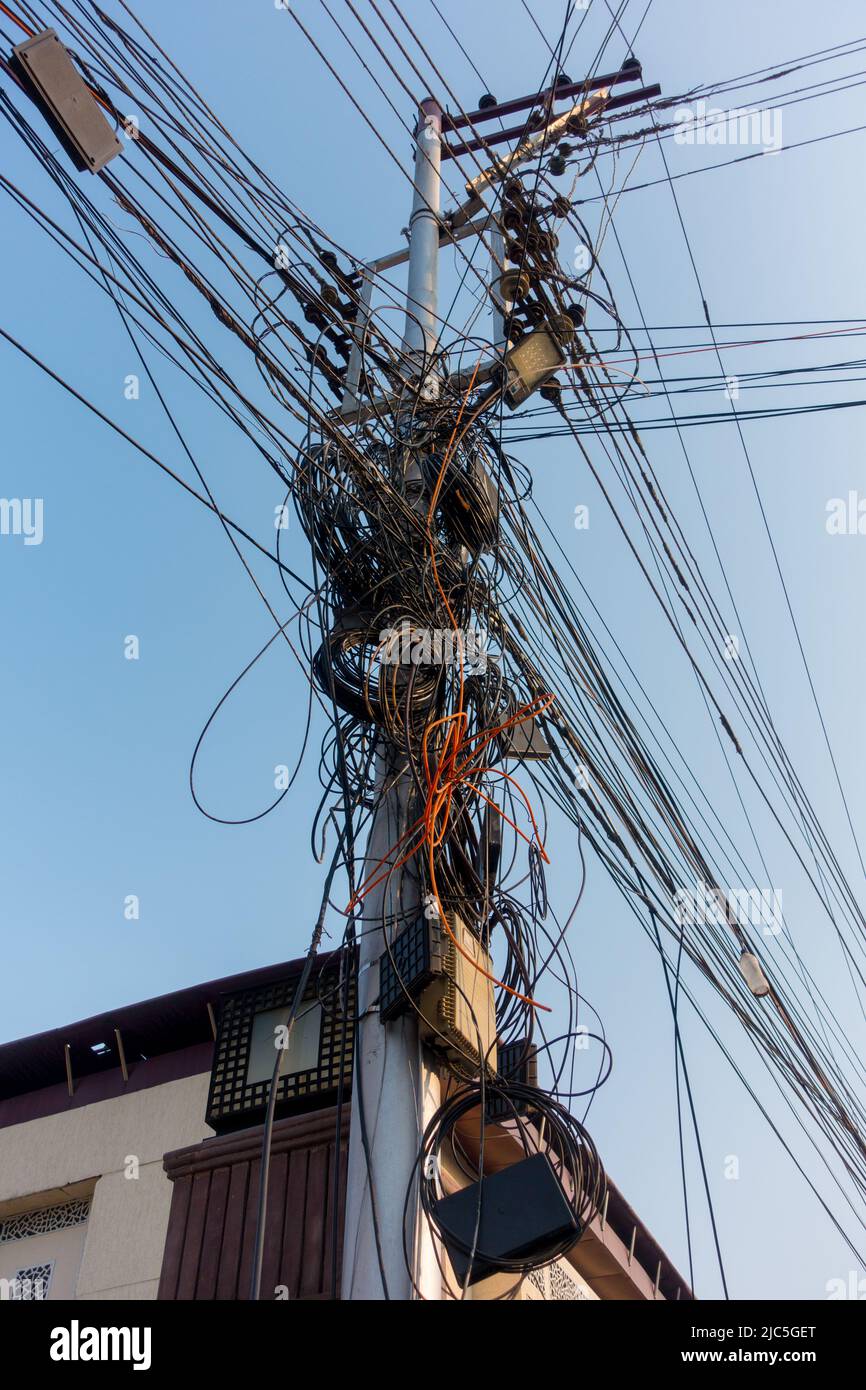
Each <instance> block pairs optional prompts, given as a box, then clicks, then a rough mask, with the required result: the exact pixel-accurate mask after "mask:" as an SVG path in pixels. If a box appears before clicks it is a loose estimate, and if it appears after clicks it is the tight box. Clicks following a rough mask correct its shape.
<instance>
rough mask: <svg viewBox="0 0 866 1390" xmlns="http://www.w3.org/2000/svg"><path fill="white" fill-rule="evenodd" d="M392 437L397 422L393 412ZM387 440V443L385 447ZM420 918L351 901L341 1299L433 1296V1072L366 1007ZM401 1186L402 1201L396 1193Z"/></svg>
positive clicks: (384, 771) (386, 762)
mask: <svg viewBox="0 0 866 1390" xmlns="http://www.w3.org/2000/svg"><path fill="white" fill-rule="evenodd" d="M441 130H442V113H441V110H440V108H439V106H438V104H437V103H436V102H435V101H433V100H432V99H428V100H425V101H423V102H422V103H421V106H420V108H419V119H418V125H417V128H416V132H415V172H414V196H413V203H412V216H411V218H410V222H409V231H410V243H409V277H408V286H407V302H406V329H405V334H404V339H403V352H404V356H405V360H406V375H407V377H410V378H411V377H413V376H415V377H420V383H419V390H420V394H421V397H422V399H425V400H428V401H432V400H435V399H436V398H437V396H438V393H439V380H438V376H437V374H436V372H435V370H434V368H433V354H434V353H435V351H436V347H437V344H438V340H439V328H438V321H437V317H436V309H437V285H438V269H439V244H440V226H441V224H440V206H441V176H440V160H441ZM394 423H395V434H396V433H397V432H398V431H399V423H398V420H397V418H396V416H395V421H394ZM397 445H398V440H397V439H396V438H395V446H397ZM394 452H395V457H399V455H400V450H399V447H395V451H394ZM419 485H420V480H418V482H417V483H416V480H415V479H413V478H409V477H406V478H405V479H404V487H405V490H406V494H407V496H410V497H411V495H412V489H413V487H414V488H415V491H416V497H415V505H416V506H417V507H418V509H419V510H420V509H421V508H423V507H424V506H425V505H426V502H425V499H424V497H423V495H418V493H419ZM412 786H413V784H412V780H411V778H410V776H409V774H408V772H406V771H405V770H403V768H402V766H401V755H400V753H399V751H398V750H397V749H396V748H391V747H388V746H384V747H383V746H382V745H381V744H380V748H379V762H378V773H377V790H378V792H379V807H378V810H377V813H376V817H375V821H374V824H373V828H372V830H371V832H370V841H369V845H368V848H367V857H366V862H365V866H364V877H365V878H371V877H375V876H377V875H378V874H381V873H382V862H383V861H386V862H387V859H388V857H389V855H390V857H391V859H392V860H393V859H395V858H397V857H399V854H398V853H397V852H394V853H392V851H393V850H394V846H396V845H397V844H398V843H399V842H400V840H401V838H402V836H403V835H404V834H405V833H406V830H407V828H408V824H409V811H410V797H411V792H412ZM420 911H421V902H420V895H419V890H418V879H417V875H416V874H415V872H414V870H413V866H412V864H411V862H410V863H409V864H408V865H406V866H404V867H403V868H401V869H398V870H397V871H396V872H395V873H393V874H391V875H390V876H388V877H387V878H385V879H383V881H382V883H380V884H379V885H378V886H377V887H375V888H373V889H372V890H371V891H370V893H369V894H368V895H367V897H365V898H364V899H363V918H364V929H363V934H362V936H361V941H360V948H359V954H358V971H359V974H358V1016H359V1024H358V1031H357V1036H356V1042H355V1047H356V1056H355V1079H354V1083H353V1088H352V1123H351V1129H350V1135H349V1158H348V1170H347V1175H346V1220H345V1227H344V1238H343V1275H342V1297H343V1299H355V1300H364V1301H370V1300H378V1299H383V1298H385V1297H386V1291H385V1288H384V1287H383V1276H384V1282H385V1283H386V1284H387V1297H388V1298H390V1299H394V1300H396V1301H405V1300H407V1299H409V1298H411V1297H412V1281H411V1280H410V1278H409V1273H408V1271H407V1269H406V1259H405V1254H404V1226H403V1223H404V1203H405V1220H406V1231H405V1248H406V1249H407V1250H408V1251H409V1255H410V1263H411V1267H412V1275H413V1279H414V1283H415V1286H416V1287H417V1289H418V1291H419V1294H420V1296H421V1297H423V1298H425V1299H430V1300H437V1299H439V1298H441V1294H442V1288H441V1283H442V1281H441V1274H440V1270H439V1264H438V1260H437V1254H436V1250H435V1246H434V1241H433V1236H432V1234H431V1232H430V1230H429V1228H428V1226H427V1222H426V1221H425V1220H424V1219H423V1217H422V1214H421V1212H420V1210H419V1208H418V1200H417V1187H418V1184H417V1178H418V1174H417V1171H416V1169H415V1162H416V1159H417V1156H418V1150H419V1148H420V1146H421V1136H422V1134H423V1132H424V1129H425V1127H426V1124H427V1122H428V1120H429V1119H431V1118H432V1116H433V1115H434V1114H435V1112H436V1110H437V1109H438V1108H439V1102H440V1088H439V1077H438V1075H437V1073H436V1071H435V1070H434V1069H433V1068H431V1067H430V1066H428V1064H427V1062H426V1060H425V1055H424V1048H423V1046H422V1044H421V1041H420V1039H419V1035H418V1021H417V1016H416V1014H415V1013H414V1012H410V1013H409V1014H407V1015H404V1016H403V1017H402V1018H401V1019H397V1020H395V1021H394V1022H392V1023H389V1024H388V1025H387V1026H384V1025H383V1024H382V1023H381V1022H380V1019H379V1015H378V1011H377V1010H376V1008H375V1002H376V999H377V996H378V991H379V970H378V962H379V959H380V957H381V956H382V954H383V951H384V949H385V948H384V944H383V939H382V934H381V931H380V929H379V928H380V924H381V923H383V922H384V929H385V931H386V932H387V933H388V939H389V941H390V940H393V937H394V935H396V931H397V929H398V927H399V925H402V924H404V923H405V922H406V921H407V920H408V919H409V918H410V917H411V915H412V914H413V913H416V914H417V913H418V912H420ZM410 1185H411V1187H412V1191H411V1192H410V1195H409V1200H408V1202H405V1198H406V1194H407V1192H408V1191H409V1189H410Z"/></svg>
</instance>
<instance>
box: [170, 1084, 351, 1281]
mask: <svg viewBox="0 0 866 1390" xmlns="http://www.w3.org/2000/svg"><path fill="white" fill-rule="evenodd" d="M336 1118H337V1112H336V1109H335V1108H331V1109H328V1110H320V1111H316V1112H315V1113H313V1114H311V1115H299V1116H294V1117H292V1118H290V1119H286V1120H279V1121H277V1123H276V1124H275V1126H274V1134H273V1146H272V1149H271V1167H270V1180H269V1184H268V1187H269V1191H268V1219H267V1227H266V1231H265V1250H264V1264H263V1268H262V1297H263V1298H264V1299H272V1298H275V1297H276V1296H277V1294H276V1290H277V1289H278V1288H284V1289H285V1290H287V1291H288V1296H289V1298H291V1299H295V1298H301V1299H321V1298H332V1297H334V1289H333V1273H332V1266H333V1255H332V1251H333V1221H334V1211H335V1207H336V1212H337V1221H338V1234H337V1286H338V1287H337V1291H338V1290H339V1275H340V1256H341V1253H342V1226H343V1214H344V1209H345V1189H346V1168H345V1153H346V1144H347V1140H348V1132H349V1107H348V1105H347V1106H345V1107H344V1111H343V1117H342V1135H341V1142H340V1147H339V1152H338V1147H337V1143H336ZM261 1140H262V1129H261V1126H257V1127H256V1128H254V1129H246V1130H242V1131H241V1132H240V1133H238V1134H232V1135H224V1136H221V1137H217V1138H214V1139H205V1140H204V1141H203V1142H202V1143H200V1144H195V1145H192V1146H191V1147H189V1148H186V1149H178V1150H176V1151H175V1152H174V1153H170V1154H166V1156H165V1160H164V1167H165V1171H166V1174H167V1175H168V1177H169V1179H170V1181H171V1182H172V1184H173V1189H174V1190H173V1193H172V1203H171V1212H170V1215H169V1224H168V1234H167V1236H166V1243H165V1254H164V1258H163V1267H162V1275H161V1278H160V1285H159V1294H158V1297H159V1298H160V1299H168V1300H190V1299H204V1300H214V1299H216V1300H234V1299H246V1298H248V1297H249V1284H250V1273H251V1266H252V1253H253V1242H254V1238H255V1222H256V1204H257V1202H258V1191H259V1175H260V1171H261ZM338 1159H339V1161H338ZM282 1296H283V1297H285V1294H284V1293H283V1294H282Z"/></svg>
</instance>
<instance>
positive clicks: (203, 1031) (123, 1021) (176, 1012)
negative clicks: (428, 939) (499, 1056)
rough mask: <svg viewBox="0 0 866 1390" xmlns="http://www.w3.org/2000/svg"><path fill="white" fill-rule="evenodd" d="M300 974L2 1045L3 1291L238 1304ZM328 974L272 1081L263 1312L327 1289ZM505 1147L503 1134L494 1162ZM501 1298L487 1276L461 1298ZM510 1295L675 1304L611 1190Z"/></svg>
mask: <svg viewBox="0 0 866 1390" xmlns="http://www.w3.org/2000/svg"><path fill="white" fill-rule="evenodd" d="M301 967H302V962H300V961H293V962H287V963H284V964H281V965H276V966H269V967H267V968H265V969H261V970H253V971H247V972H245V973H243V974H239V975H233V976H230V977H228V978H226V979H221V980H212V981H210V982H208V983H207V984H202V985H196V986H193V987H192V988H190V989H183V990H178V991H176V992H175V993H173V994H167V995H163V996H161V997H160V998H157V999H149V1000H145V1001H144V1002H143V1003H139V1004H131V1005H127V1006H124V1007H122V1008H119V1009H115V1010H112V1011H110V1012H107V1013H104V1014H100V1015H98V1016H97V1017H95V1018H90V1019H85V1020H84V1021H83V1022H80V1023H73V1024H70V1025H68V1026H65V1027H62V1028H58V1029H55V1030H52V1031H50V1032H47V1033H40V1034H37V1035H36V1036H34V1037H30V1038H22V1039H20V1040H18V1041H15V1042H10V1043H6V1044H4V1045H2V1046H0V1296H2V1297H6V1298H14V1299H35V1298H47V1299H49V1300H50V1299H79V1300H87V1299H94V1300H102V1299H156V1298H159V1299H172V1300H174V1299H180V1300H183V1299H209V1300H213V1299H217V1300H232V1299H244V1298H246V1297H247V1296H248V1290H249V1283H250V1269H251V1260H252V1246H253V1236H254V1229H255V1215H256V1203H257V1197H258V1173H259V1167H260V1154H261V1138H262V1124H261V1121H262V1118H263V1106H264V1102H265V1098H266V1092H267V1084H268V1078H269V1076H270V1068H271V1066H272V1064H273V1060H272V1059H273V1055H274V1054H273V1027H274V1021H275V1020H277V1021H279V1018H280V1010H281V1009H282V1010H284V1009H285V1008H286V1006H287V1002H288V1001H289V1000H290V999H291V997H292V993H293V990H294V987H295V982H296V981H297V979H298V976H299V973H300V970H301ZM338 970H339V956H324V957H322V958H321V960H320V961H319V962H318V964H317V969H316V972H315V974H314V975H313V977H312V978H311V980H310V983H309V985H308V989H307V994H306V996H305V1000H304V1009H303V1012H302V1014H301V1015H300V1016H299V1022H298V1026H297V1027H296V1029H295V1032H294V1033H293V1037H292V1047H291V1049H290V1051H289V1053H288V1057H289V1064H288V1065H287V1067H286V1072H287V1074H286V1075H285V1076H284V1077H283V1080H282V1082H281V1090H280V1093H279V1094H280V1104H279V1106H278V1109H277V1117H278V1118H277V1120H276V1123H275V1127H274V1134H273V1144H272V1149H271V1170H270V1186H269V1208H268V1221H267V1226H266V1236H265V1250H264V1266H263V1277H262V1290H263V1297H266V1298H275V1299H287V1298H288V1299H296V1298H301V1299H329V1298H331V1297H333V1292H334V1289H335V1288H336V1289H337V1290H339V1271H340V1256H341V1238H342V1223H343V1198H344V1193H345V1146H346V1143H347V1139H348V1133H349V1120H350V1105H349V1103H348V1101H349V1095H350V1087H351V1055H350V1054H351V1032H350V1030H349V1029H347V1028H345V1027H344V1026H343V1023H342V1018H343V1009H342V1008H341V1005H340V1001H341V1000H344V997H345V996H344V988H345V982H343V981H341V980H340V978H339V975H338V973H337V972H338ZM351 1002H352V1001H351V999H350V1001H349V1008H350V1009H351ZM282 1016H283V1017H285V1013H283V1015H282ZM338 1131H339V1134H340V1147H339V1149H338V1144H337V1134H338ZM510 1142H512V1141H511V1140H510V1139H509V1136H508V1134H507V1130H506V1129H503V1130H502V1133H501V1134H500V1135H499V1141H498V1144H497V1156H496V1162H497V1164H499V1165H500V1166H502V1165H503V1164H507V1163H508V1161H509V1158H508V1146H509V1143H510ZM515 1156H517V1155H516V1154H515ZM512 1282H513V1281H512ZM507 1286H508V1278H507V1277H506V1276H494V1277H493V1278H491V1279H488V1280H484V1281H482V1282H481V1283H479V1284H477V1285H475V1286H474V1288H472V1289H470V1290H469V1294H470V1296H472V1297H474V1298H476V1299H477V1298H493V1297H497V1296H498V1295H499V1294H501V1293H502V1292H503V1291H504V1289H505V1288H507ZM520 1296H521V1297H525V1298H566V1299H586V1300H594V1299H654V1298H655V1299H667V1298H691V1293H690V1292H689V1289H688V1286H687V1285H686V1283H685V1281H684V1280H683V1279H682V1278H681V1276H680V1275H679V1274H678V1272H677V1271H676V1269H675V1268H674V1267H673V1265H672V1264H671V1263H670V1261H669V1260H668V1259H667V1257H666V1256H665V1254H664V1252H663V1251H662V1250H661V1248H660V1247H659V1246H658V1244H657V1243H656V1241H655V1240H654V1239H653V1237H652V1236H651V1235H650V1233H649V1231H647V1229H646V1227H645V1226H644V1225H643V1223H642V1222H641V1221H640V1220H639V1218H638V1217H637V1216H636V1215H635V1213H634V1212H633V1211H632V1210H631V1208H630V1207H629V1206H628V1204H627V1202H626V1201H625V1199H624V1198H623V1197H622V1195H621V1194H620V1193H619V1191H618V1189H617V1188H616V1187H615V1186H614V1185H613V1183H610V1186H609V1192H608V1198H607V1202H606V1206H605V1208H604V1210H603V1212H602V1214H601V1216H600V1217H599V1218H598V1219H597V1220H596V1221H595V1222H594V1223H593V1225H592V1227H591V1228H590V1229H589V1230H588V1231H587V1232H586V1233H585V1234H584V1236H583V1238H582V1239H581V1240H580V1241H579V1242H578V1244H577V1245H575V1247H574V1248H573V1250H572V1251H571V1252H569V1255H568V1257H567V1258H566V1259H565V1260H561V1261H559V1262H558V1263H557V1264H556V1265H553V1266H550V1267H549V1268H547V1269H545V1270H541V1271H537V1272H536V1273H535V1274H533V1275H531V1276H530V1277H529V1278H528V1279H527V1280H525V1281H524V1284H523V1286H522V1289H521V1295H520Z"/></svg>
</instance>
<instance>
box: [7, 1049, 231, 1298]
mask: <svg viewBox="0 0 866 1390" xmlns="http://www.w3.org/2000/svg"><path fill="white" fill-rule="evenodd" d="M208 1081H209V1073H208V1072H204V1073H202V1074H201V1075H199V1076H189V1077H184V1078H183V1079H182V1080H180V1081H170V1082H167V1083H166V1084H165V1085H164V1086H153V1087H151V1088H150V1089H148V1090H144V1091H135V1092H131V1093H129V1094H127V1095H124V1096H118V1097H117V1098H115V1099H113V1100H105V1101H101V1102H99V1103H98V1104H94V1105H84V1106H81V1107H80V1108H79V1109H76V1110H68V1111H65V1112H63V1113H62V1114H58V1115H48V1116H45V1117H44V1118H43V1119H39V1120H28V1121H27V1122H25V1123H24V1124H20V1125H12V1126H10V1127H9V1128H8V1129H2V1130H0V1215H2V1214H3V1208H4V1204H5V1203H10V1204H13V1203H14V1205H15V1206H16V1207H19V1208H20V1205H21V1202H20V1199H21V1198H23V1197H27V1196H29V1195H31V1194H33V1195H34V1197H35V1195H36V1194H39V1193H45V1192H48V1191H50V1190H51V1189H57V1188H63V1187H67V1186H69V1185H71V1184H73V1183H76V1182H81V1181H84V1180H87V1179H92V1178H96V1179H97V1182H96V1187H95V1190H94V1193H93V1204H92V1206H91V1210H90V1218H89V1220H88V1223H87V1226H86V1227H81V1228H77V1229H78V1230H79V1231H84V1233H85V1239H84V1251H83V1255H82V1256H81V1262H80V1267H79V1270H78V1279H77V1285H76V1292H75V1297H76V1298H86V1299H116V1298H124V1299H130V1298H131V1299H149V1298H155V1297H156V1291H157V1285H158V1282H159V1272H160V1269H161V1267H162V1251H163V1246H164V1244H165V1232H166V1227H167V1224H168V1211H169V1206H170V1204H171V1183H170V1182H169V1181H168V1179H167V1178H166V1176H165V1174H164V1173H163V1171H162V1158H163V1154H165V1153H167V1152H169V1150H171V1149H179V1148H182V1147H183V1146H184V1145H185V1144H195V1143H197V1142H198V1141H199V1140H200V1139H205V1138H208V1137H210V1135H211V1134H212V1131H211V1130H210V1129H209V1128H208V1127H207V1125H206V1124H205V1122H204V1112H205V1104H206V1101H207V1090H208ZM130 1158H135V1159H137V1160H138V1162H137V1172H138V1176H137V1177H127V1176H126V1172H127V1171H135V1170H136V1165H134V1164H131V1163H129V1161H128V1160H129V1159H130ZM44 1204H45V1205H47V1203H44ZM33 1205H34V1206H37V1205H43V1203H41V1202H39V1201H37V1200H34V1202H33ZM66 1235H67V1232H62V1231H61V1232H57V1233H56V1237H61V1236H66ZM56 1237H55V1238H56ZM31 1239H32V1238H28V1239H27V1240H26V1241H21V1242H18V1241H11V1242H9V1244H8V1246H0V1250H2V1251H3V1252H4V1256H5V1253H6V1252H7V1251H8V1252H11V1254H12V1257H13V1259H14V1247H15V1246H16V1245H19V1246H20V1247H21V1248H22V1250H23V1247H24V1246H25V1245H26V1246H27V1251H28V1253H27V1259H22V1260H20V1261H18V1264H17V1267H20V1266H21V1265H24V1264H28V1265H29V1264H36V1263H39V1262H40V1261H37V1260H35V1259H34V1260H31V1259H30V1255H29V1247H30V1243H31ZM38 1240H39V1241H40V1250H41V1247H42V1244H45V1247H46V1250H48V1249H49V1247H50V1243H51V1240H52V1236H51V1235H50V1234H49V1235H45V1236H39V1237H38ZM60 1244H61V1242H60V1241H59V1240H58V1241H57V1248H58V1250H59V1248H60ZM51 1258H53V1256H52V1255H51V1254H50V1253H48V1254H43V1255H41V1259H51ZM58 1258H59V1255H58ZM67 1263H68V1262H66V1261H64V1268H65V1267H66V1264H67ZM69 1296H70V1295H69V1294H67V1295H66V1297H69Z"/></svg>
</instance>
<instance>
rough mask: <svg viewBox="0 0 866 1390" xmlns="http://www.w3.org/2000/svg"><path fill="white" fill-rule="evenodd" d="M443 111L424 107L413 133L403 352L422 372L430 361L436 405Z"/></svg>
mask: <svg viewBox="0 0 866 1390" xmlns="http://www.w3.org/2000/svg"><path fill="white" fill-rule="evenodd" d="M441 167H442V110H441V108H440V106H439V104H438V102H435V101H434V100H433V98H432V97H427V98H425V100H424V101H422V102H421V105H420V107H419V112H418V125H417V126H416V128H415V194H414V197H413V200H412V216H411V217H410V219H409V282H408V285H407V287H406V331H405V333H404V335H403V350H404V352H405V353H406V356H407V357H408V358H410V360H412V361H414V362H415V363H416V364H417V365H418V367H419V368H420V367H421V364H422V363H423V362H424V360H425V358H426V370H425V371H424V379H423V381H422V383H421V395H422V398H423V399H425V400H431V401H433V400H436V399H437V397H438V395H439V379H438V376H437V375H436V373H435V372H433V371H432V370H431V356H432V354H433V353H434V352H435V350H436V347H437V344H438V342H439V324H438V323H437V321H436V306H437V302H438V291H439V232H440V221H439V211H440V201H441V196H442V191H441V190H442V179H441Z"/></svg>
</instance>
